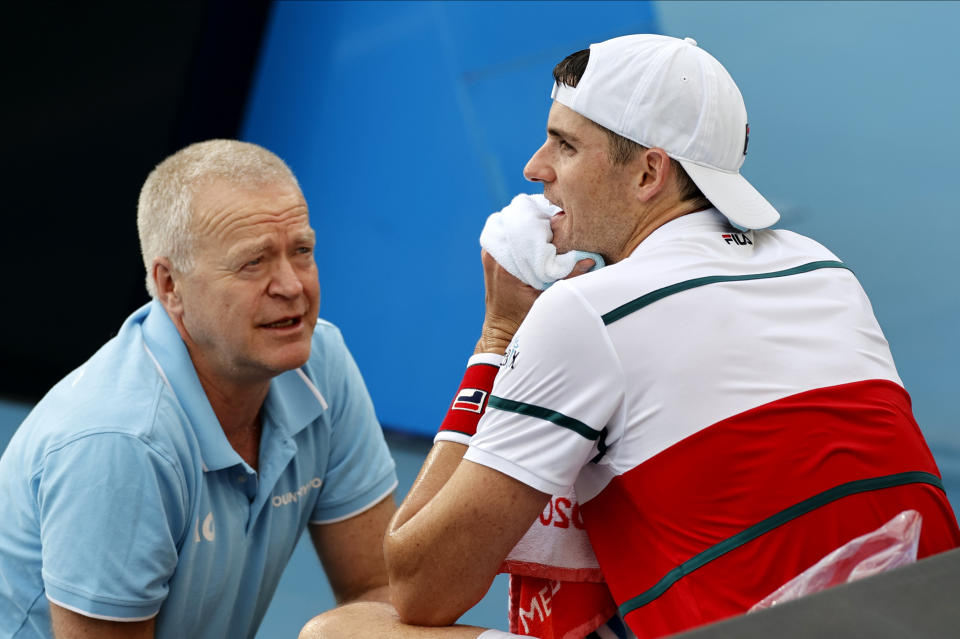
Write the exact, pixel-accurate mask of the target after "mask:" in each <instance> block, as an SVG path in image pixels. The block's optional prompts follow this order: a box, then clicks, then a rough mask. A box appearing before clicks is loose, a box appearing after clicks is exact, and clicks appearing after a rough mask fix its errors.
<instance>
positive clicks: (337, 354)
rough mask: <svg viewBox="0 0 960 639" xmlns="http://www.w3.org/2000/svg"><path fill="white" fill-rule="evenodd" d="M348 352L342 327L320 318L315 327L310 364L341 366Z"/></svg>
mask: <svg viewBox="0 0 960 639" xmlns="http://www.w3.org/2000/svg"><path fill="white" fill-rule="evenodd" d="M346 352H347V345H346V343H345V342H344V338H343V333H341V332H340V328H339V327H338V326H337V325H336V324H334V323H333V322H330V321H328V320H325V319H323V318H318V319H317V325H316V326H315V327H314V329H313V343H312V344H311V348H310V359H309V360H308V366H310V367H311V368H320V369H327V368H331V367H339V366H340V365H341V364H342V362H343V359H344V355H345V354H346Z"/></svg>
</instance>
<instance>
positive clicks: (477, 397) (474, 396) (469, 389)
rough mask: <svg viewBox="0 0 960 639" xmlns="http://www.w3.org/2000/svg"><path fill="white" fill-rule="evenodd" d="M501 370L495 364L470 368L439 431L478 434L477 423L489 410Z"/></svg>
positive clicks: (477, 365)
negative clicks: (488, 402)
mask: <svg viewBox="0 0 960 639" xmlns="http://www.w3.org/2000/svg"><path fill="white" fill-rule="evenodd" d="M499 370H500V367H499V366H494V365H493V364H474V365H473V366H468V367H467V371H466V372H465V373H464V374H463V381H462V382H460V388H459V390H457V394H456V395H454V396H453V401H452V402H451V403H450V408H449V409H448V410H447V416H446V417H444V418H443V423H442V424H440V429H439V430H451V431H455V432H458V433H463V434H464V435H468V436H470V437H473V435H474V434H475V433H476V432H477V423H478V422H479V421H480V418H481V417H483V412H484V411H485V410H487V400H488V399H490V391H491V390H493V380H494V378H495V377H496V376H497V371H499Z"/></svg>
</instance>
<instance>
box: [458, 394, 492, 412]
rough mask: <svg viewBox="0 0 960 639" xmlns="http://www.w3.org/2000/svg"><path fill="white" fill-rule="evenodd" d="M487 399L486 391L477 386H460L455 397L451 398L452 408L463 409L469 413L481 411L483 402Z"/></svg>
mask: <svg viewBox="0 0 960 639" xmlns="http://www.w3.org/2000/svg"><path fill="white" fill-rule="evenodd" d="M486 400H487V391H484V390H480V389H479V388H461V389H460V392H459V393H458V394H457V398H456V399H455V400H453V406H451V407H450V408H451V409H452V410H465V411H469V412H471V413H482V412H483V403H484V402H485V401H486Z"/></svg>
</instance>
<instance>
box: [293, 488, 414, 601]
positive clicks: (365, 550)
mask: <svg viewBox="0 0 960 639" xmlns="http://www.w3.org/2000/svg"><path fill="white" fill-rule="evenodd" d="M396 510H397V507H396V504H395V503H394V501H393V495H388V496H387V497H386V498H384V499H383V500H382V501H380V502H379V503H378V504H377V505H375V506H374V507H373V508H370V509H369V510H366V511H364V512H362V513H360V514H359V515H357V516H355V517H351V518H350V519H345V520H344V521H338V522H336V523H332V524H311V525H310V536H311V538H312V539H313V545H314V548H316V550H317V554H318V555H319V556H320V561H321V562H322V563H323V570H324V572H325V573H326V575H327V579H329V580H330V587H331V588H332V589H333V594H334V596H335V597H336V599H337V603H338V604H344V603H348V602H351V601H389V591H388V587H387V572H386V567H385V566H384V561H383V536H384V533H385V531H386V530H387V524H388V523H389V522H390V518H391V517H393V514H394V513H395V512H396Z"/></svg>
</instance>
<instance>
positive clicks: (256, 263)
mask: <svg viewBox="0 0 960 639" xmlns="http://www.w3.org/2000/svg"><path fill="white" fill-rule="evenodd" d="M261 262H263V258H262V257H258V258H256V259H252V260H250V261H249V262H247V263H246V264H244V265H243V266H244V268H251V267H254V266H260V263H261Z"/></svg>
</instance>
